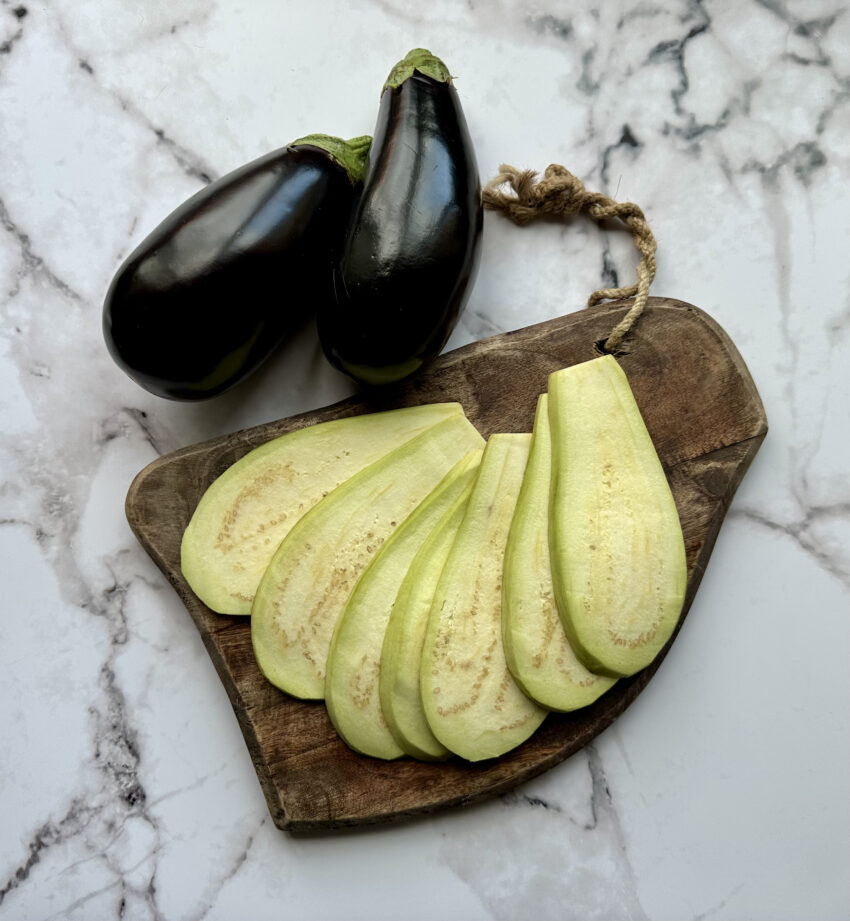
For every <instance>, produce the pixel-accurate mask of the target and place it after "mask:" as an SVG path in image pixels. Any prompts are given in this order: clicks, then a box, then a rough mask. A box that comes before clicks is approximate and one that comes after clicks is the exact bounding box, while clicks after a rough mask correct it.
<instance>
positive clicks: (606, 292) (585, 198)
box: [481, 163, 657, 352]
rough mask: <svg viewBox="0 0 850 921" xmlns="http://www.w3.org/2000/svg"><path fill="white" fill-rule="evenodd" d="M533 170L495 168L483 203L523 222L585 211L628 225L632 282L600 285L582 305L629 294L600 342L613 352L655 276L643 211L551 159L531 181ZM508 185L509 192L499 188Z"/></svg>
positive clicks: (642, 305) (653, 245) (652, 245)
mask: <svg viewBox="0 0 850 921" xmlns="http://www.w3.org/2000/svg"><path fill="white" fill-rule="evenodd" d="M536 176H537V174H536V173H535V172H534V170H518V169H517V168H516V167H515V166H507V165H505V164H503V165H502V166H501V167H500V172H499V174H498V175H497V176H494V177H493V178H492V179H491V180H490V181H489V182H488V183H487V185H486V186H485V187H484V191H483V192H482V196H481V197H482V199H483V202H484V207H485V208H488V209H489V210H491V211H501V212H502V213H503V214H504V215H505V216H506V217H509V218H510V219H511V220H512V221H513V222H514V223H515V224H520V225H523V224H529V223H530V222H531V221H533V220H536V219H537V218H538V217H541V216H543V215H552V216H555V217H571V216H572V215H574V214H579V213H580V212H581V211H586V212H587V214H588V215H589V216H590V217H591V218H592V219H593V220H594V221H607V220H612V219H613V218H619V219H620V220H621V221H622V222H623V223H624V224H626V226H627V227H628V228H629V230H630V231H631V234H632V239H633V240H634V243H635V246H636V247H637V248H638V250H639V251H640V254H641V257H642V258H641V260H640V262H639V263H638V266H637V277H638V281H637V284H636V285H628V286H626V287H622V288H600V289H599V290H598V291H594V292H593V294H591V295H590V297H589V298H588V299H587V306H588V307H593V306H594V305H596V304H598V303H599V302H600V301H607V300H612V299H614V298H620V297H634V299H635V302H634V304H633V306H632V307H631V309H630V310H629V312H628V313H627V314H626V315H625V317H623V319H622V320H621V321H620V322H619V323H618V324H617V325H616V326H615V327H614V329H613V330H611V332H610V334H609V335H608V338H607V339H606V340H605V344H604V346H603V349H604V351H606V352H613V351H614V349H616V348H617V346H618V345H619V344H620V343H621V342H622V340H623V338H624V336H625V335H626V334H627V333H628V332H629V330H630V329H631V328H632V327H633V326H634V324H635V323H636V322H637V319H638V317H639V316H640V315H641V314H642V313H643V310H644V308H645V307H646V299H647V297H649V286H650V285H651V284H652V280H653V279H654V278H655V272H656V268H657V266H656V261H655V251H656V249H657V245H656V243H655V237H654V236H653V235H652V231H651V230H650V229H649V224H647V222H646V218H645V217H644V214H643V211H641V209H640V208H639V207H638V206H637V205H636V204H634V203H633V202H616V201H614V199H613V198H609V197H608V196H607V195H602V194H601V193H600V192H589V191H588V190H587V189H586V188H585V187H584V183H583V182H582V181H581V180H580V179H579V178H578V177H577V176H574V175H573V174H572V173H571V172H570V171H569V170H568V169H567V168H566V167H564V166H560V165H559V164H557V163H552V164H551V165H550V166H547V167H546V171H545V172H544V173H543V178H542V179H541V180H540V181H539V182H535V178H536ZM504 185H508V186H510V187H511V189H512V192H506V191H503V190H502V188H501V186H504Z"/></svg>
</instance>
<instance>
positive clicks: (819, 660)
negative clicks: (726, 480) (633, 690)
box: [0, 0, 850, 921]
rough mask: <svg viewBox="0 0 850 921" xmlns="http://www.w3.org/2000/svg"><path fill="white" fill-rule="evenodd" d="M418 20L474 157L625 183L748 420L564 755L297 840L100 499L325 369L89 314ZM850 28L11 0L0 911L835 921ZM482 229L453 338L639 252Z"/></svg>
mask: <svg viewBox="0 0 850 921" xmlns="http://www.w3.org/2000/svg"><path fill="white" fill-rule="evenodd" d="M417 45H424V46H426V47H430V48H432V50H434V51H435V52H437V53H438V54H440V55H441V56H442V57H444V58H445V59H446V61H447V62H448V63H449V65H450V67H451V68H452V70H453V72H455V74H456V75H457V78H458V79H457V86H458V89H459V92H460V94H461V98H462V101H463V104H464V108H465V111H466V114H467V118H468V121H469V123H470V127H471V131H472V134H473V136H474V140H475V143H476V146H477V152H478V158H479V163H480V166H481V171H482V174H483V175H485V176H489V175H491V174H492V173H493V172H495V170H496V169H497V167H498V165H499V163H500V162H503V161H507V162H511V163H514V164H516V165H521V166H535V167H538V168H542V167H544V166H545V165H546V164H547V163H549V162H552V161H556V162H561V163H564V164H566V165H567V166H569V167H570V168H571V169H572V170H573V171H574V172H576V173H577V174H579V175H580V176H582V177H583V178H584V179H585V180H586V181H587V182H588V184H590V185H592V186H594V187H596V188H600V189H603V190H606V191H608V192H609V193H611V194H615V195H616V196H617V197H619V198H621V199H632V200H635V201H637V202H639V203H640V204H641V205H642V206H643V207H644V209H645V210H646V212H647V214H648V216H649V219H650V221H651V224H652V226H653V228H654V230H655V232H656V235H657V237H658V240H659V247H660V250H659V253H660V256H659V273H658V277H657V280H656V283H655V286H654V289H653V290H654V293H656V294H664V295H669V296H674V297H680V298H682V299H684V300H688V301H691V302H693V303H696V304H698V305H700V306H701V307H702V308H703V309H705V310H707V311H709V312H710V313H711V314H712V315H713V316H714V317H716V318H717V319H718V320H719V322H720V323H721V324H722V325H723V326H724V327H725V328H726V329H727V330H728V331H729V333H730V334H731V335H732V337H733V339H734V340H735V341H736V343H737V344H738V346H739V348H740V350H741V352H742V354H743V356H744V358H745V360H746V361H747V362H748V364H749V367H750V369H751V371H752V374H753V377H754V378H755V381H756V383H757V385H758V387H759V389H760V392H761V394H762V397H763V399H764V403H765V406H766V409H767V413H768V416H769V419H770V423H771V431H770V434H769V436H768V438H767V440H766V442H765V444H764V446H763V447H762V449H761V452H760V454H759V455H758V457H757V459H756V461H755V463H754V464H753V467H752V468H751V470H750V473H749V474H748V476H747V478H746V479H745V481H744V483H743V485H742V487H741V489H740V491H739V493H738V496H737V498H736V501H735V504H734V507H733V511H732V513H731V514H730V516H729V518H728V519H727V522H726V524H725V526H724V528H723V531H722V534H721V536H720V539H719V541H718V544H717V548H716V550H715V553H714V556H713V558H712V562H711V564H710V566H709V569H708V573H707V575H706V577H705V580H704V582H703V584H702V588H701V590H700V592H699V595H698V597H697V599H696V602H695V603H694V606H693V608H692V611H691V614H690V616H689V618H688V622H687V624H686V626H685V628H684V630H683V632H682V634H681V636H680V637H679V639H678V640H677V643H676V646H675V648H674V650H673V652H672V654H671V655H670V656H669V657H668V659H667V661H666V662H665V663H664V666H663V667H662V668H661V670H660V672H659V674H658V675H657V676H656V677H655V679H654V680H653V682H652V683H651V685H650V686H649V688H648V689H647V690H646V692H645V693H644V694H643V695H642V696H641V697H640V698H639V700H638V701H637V702H636V703H635V705H634V706H633V707H632V708H631V709H630V710H629V711H628V712H627V713H626V714H625V715H624V716H623V717H622V718H621V719H620V720H619V721H618V722H617V723H616V724H615V725H614V726H613V727H611V728H610V729H609V730H608V731H607V732H605V733H604V734H603V735H602V736H601V737H600V738H599V739H598V740H597V741H596V742H595V743H594V744H593V745H592V746H590V747H589V748H588V749H587V750H586V751H584V752H583V753H580V754H578V755H576V756H575V757H574V758H572V759H571V760H570V761H568V762H566V763H565V764H563V765H561V766H560V767H558V768H556V769H554V770H552V771H550V772H549V773H547V774H546V775H544V776H543V777H541V778H540V779H539V780H537V781H535V782H533V783H530V784H527V785H526V786H524V787H522V788H521V789H520V790H519V791H518V792H517V793H516V794H513V795H510V796H506V797H503V798H501V799H496V800H494V801H491V802H488V803H485V804H483V805H479V806H476V807H474V808H470V809H467V810H464V811H455V812H449V813H445V814H441V815H437V816H434V817H430V818H426V819H422V820H419V821H415V822H411V823H408V824H405V825H400V826H396V827H391V828H381V829H372V830H368V831H363V832H359V833H355V834H346V835H332V834H331V835H325V836H319V837H315V838H307V839H305V838H295V837H292V836H288V835H287V834H285V833H282V832H280V831H278V830H276V829H275V828H274V827H273V826H272V824H271V821H270V820H269V818H268V815H267V811H266V806H265V803H264V800H263V797H262V795H261V792H260V788H259V785H258V784H257V781H256V777H255V775H254V771H253V768H252V766H251V762H250V759H249V757H248V754H247V750H246V748H245V745H244V743H243V741H242V737H241V734H240V732H239V729H238V727H237V724H236V720H235V719H234V717H233V714H232V711H231V710H230V706H229V703H228V701H227V697H226V695H225V693H224V690H223V689H222V687H221V685H220V684H219V681H218V678H217V677H216V675H215V673H214V671H213V668H212V666H211V664H210V662H209V661H208V659H207V656H206V653H205V652H204V650H203V648H202V646H201V642H200V639H199V638H198V635H197V633H196V631H195V628H194V626H193V625H192V623H191V621H190V619H189V617H188V615H187V614H186V612H185V611H184V610H183V608H182V606H181V604H180V603H179V601H178V599H177V597H176V596H175V595H174V594H173V593H172V591H171V589H170V588H169V587H168V586H167V584H166V583H165V581H164V579H163V578H162V577H161V576H160V574H159V572H158V570H156V568H155V567H154V565H153V564H152V563H151V562H150V560H149V559H148V557H147V556H146V555H145V553H144V552H143V551H142V550H141V548H140V547H139V546H138V545H137V543H136V542H135V539H134V538H133V536H132V534H131V533H130V531H129V529H128V526H127V524H126V523H125V520H124V517H123V500H124V495H125V493H126V490H127V487H128V485H129V483H130V480H131V478H132V477H133V476H134V474H135V473H136V472H137V471H138V470H140V469H141V468H142V467H143V466H144V465H145V464H146V463H148V462H149V461H150V460H152V459H153V458H154V457H155V456H156V455H157V454H160V453H165V452H168V451H170V450H172V449H175V448H178V447H181V446H183V445H186V444H189V443H191V442H194V441H197V440H199V439H203V438H208V437H212V436H214V435H217V434H220V433H224V432H228V431H231V430H233V429H236V428H240V427H243V426H246V425H250V424H255V423H258V422H262V421H265V420H268V419H271V418H276V417H278V416H281V415H286V414H289V413H291V412H293V411H297V410H302V409H307V408H312V407H316V406H320V405H323V404H325V403H327V402H329V401H331V400H333V399H336V398H338V397H340V396H342V395H344V394H346V393H347V392H349V391H348V385H347V383H346V382H345V381H344V380H343V379H342V378H341V377H339V376H338V375H336V374H335V373H334V372H332V371H331V370H330V369H329V368H328V367H326V366H325V364H324V362H323V360H322V358H321V355H320V353H319V350H318V348H317V346H316V343H315V341H314V340H313V339H312V338H311V337H310V336H302V338H301V339H300V340H299V341H298V342H296V343H293V344H292V345H291V346H289V347H288V348H287V349H285V350H284V351H283V352H282V353H281V354H280V355H279V356H278V357H277V358H276V359H275V360H274V361H273V362H272V363H271V364H270V365H269V366H268V367H266V368H265V369H264V370H263V371H262V372H261V373H260V374H259V375H257V376H256V377H255V378H254V379H252V380H251V382H250V383H248V384H246V385H245V386H243V387H241V388H239V389H237V390H236V391H235V392H233V393H231V394H229V395H226V396H224V397H222V398H220V399H218V400H216V401H213V402H211V403H206V404H199V405H184V404H173V403H168V402H165V401H161V400H159V399H157V398H155V397H152V396H150V395H148V394H146V393H145V392H143V391H142V390H140V389H139V388H138V387H136V386H135V385H134V384H133V383H132V382H131V381H130V380H129V379H127V378H125V377H124V376H123V375H122V374H121V373H120V372H119V371H118V370H117V368H116V367H115V366H114V365H113V364H112V362H111V360H110V358H109V356H108V354H107V352H106V350H105V347H104V345H103V341H102V337H101V331H100V312H101V304H102V298H103V294H104V291H105V289H106V286H107V284H108V282H109V279H110V277H111V276H112V274H113V272H114V271H115V269H116V267H117V265H118V263H119V261H120V260H121V259H122V257H123V256H124V255H126V253H127V252H128V251H129V249H130V248H131V247H132V246H133V245H134V244H135V243H136V242H138V241H139V240H140V239H141V238H142V237H143V236H144V235H145V234H146V233H147V231H149V230H150V229H152V227H153V226H155V225H156V224H157V223H158V221H159V220H160V219H161V218H162V217H163V216H164V214H165V213H167V212H168V211H169V210H171V208H172V207H174V206H175V205H176V204H177V203H178V202H179V201H181V200H182V199H183V198H185V197H186V196H188V195H189V194H190V193H192V192H193V191H195V190H196V189H197V188H199V187H200V186H201V184H202V183H203V182H206V181H207V180H209V179H210V178H212V177H215V176H218V175H221V174H222V173H224V172H226V171H228V170H229V169H231V168H233V167H235V166H237V165H239V164H240V163H242V162H245V161H247V160H249V159H251V158H253V157H255V156H257V155H259V154H261V153H263V152H265V151H266V150H269V149H272V148H273V147H277V146H280V145H281V144H283V143H285V142H287V141H288V140H291V139H292V138H294V137H298V136H301V135H303V134H306V133H308V132H311V131H328V132H331V133H338V134H341V135H344V136H351V135H355V134H361V133H365V132H369V131H370V130H371V127H372V125H373V123H374V117H375V111H376V104H377V92H378V89H379V87H380V85H381V84H382V82H383V79H384V77H385V74H386V72H387V71H388V69H389V67H390V66H391V65H392V64H393V63H394V62H395V61H396V60H397V59H398V58H400V57H401V56H403V54H404V53H405V52H406V51H407V50H408V49H409V48H411V47H414V46H417ZM848 48H850V10H848V9H847V8H845V7H843V6H842V5H841V4H840V3H838V2H836V0H823V2H820V0H808V2H803V0H800V2H792V0H787V2H786V0H759V2H751V0H747V2H741V3H734V2H731V0H726V2H700V0H691V2H684V0H682V2H676V0H658V2H615V3H606V4H602V3H601V2H600V0H595V2H592V3H590V4H575V3H567V2H564V0H561V2H559V0H540V2H539V3H534V4H523V3H521V2H518V0H487V2H485V0H469V2H464V3H452V2H450V0H432V2H431V3H427V4H425V3H415V2H413V0H316V2H312V3H298V2H294V0H284V2H276V0H253V2H250V3H248V2H238V0H221V2H219V3H212V2H208V0H171V2H167V3H166V2H164V0H148V2H144V3H142V2H135V3H131V2H128V0H124V2H119V0H87V2H85V3H81V2H75V0H51V2H49V3H35V2H32V0H20V2H16V0H2V6H0V311H2V349H3V352H2V363H0V375H2V377H0V420H2V424H0V430H2V442H1V443H0V451H1V452H2V455H1V456H2V467H0V474H1V475H2V484H0V519H2V520H0V525H2V527H0V543H2V549H0V561H2V572H3V576H2V580H3V582H2V584H3V612H2V619H0V728H2V745H0V919H3V921H7V919H8V921H12V919H20V921H33V919H48V918H63V919H64V918H70V919H111V918H128V919H148V918H150V919H168V921H171V919H201V918H208V919H231V918H232V919H239V918H252V919H258V921H259V919H264V918H276V919H281V918H292V919H302V921H308V919H335V918H345V919H351V921H354V919H361V918H362V919H376V921H379V919H383V918H387V919H390V918H402V917H403V918H408V919H412V921H416V919H430V918H443V919H464V921H477V919H481V921H484V919H527V918H534V919H539V921H543V919H550V918H551V919H555V918H557V919H619V918H628V919H653V921H656V919H657V921H662V919H670V921H680V919H694V921H696V919H709V918H710V919H718V921H720V919H730V921H740V919H771V921H775V919H825V921H826V919H838V918H847V917H848V915H850V893H848V882H847V867H848V866H850V841H848V836H850V815H848V801H849V800H850V791H849V790H848V773H847V771H848V764H849V763H850V750H848V746H849V745H850V731H848V729H850V727H848V700H850V686H849V685H850V679H848V673H849V670H848V668H847V653H848V648H850V647H849V645H848V639H850V638H848V620H849V619H850V618H848V615H850V603H848V596H850V551H848V546H850V491H849V490H848V456H850V435H848V433H849V432H850V400H848V395H850V370H848V369H850V297H848V280H850V279H849V278H848V258H847V254H848V252H850V236H849V235H848V219H847V213H848V203H849V202H848V195H847V187H848V183H850V54H848ZM485 234H486V239H485V245H484V251H483V260H482V268H481V272H480V275H479V279H478V282H477V285H476V287H475V290H474V292H473V295H472V297H471V300H470V302H469V305H468V307H467V310H466V313H465V315H464V317H463V320H462V322H461V324H460V326H459V327H458V329H457V331H456V333H455V335H454V338H453V343H454V344H456V345H457V344H462V343H464V342H467V341H471V340H474V339H477V338H480V337H482V336H485V335H488V334H491V333H493V332H494V331H499V330H507V329H512V328H516V327H519V326H523V325H526V324H528V323H531V322H534V321H537V320H543V319H546V318H549V317H552V316H556V315H559V314H561V313H566V312H570V311H572V310H575V309H578V308H580V307H581V306H582V304H583V301H584V298H585V297H586V295H587V293H588V292H589V291H590V290H591V289H592V288H595V287H597V286H598V285H599V284H600V283H602V282H603V281H605V282H608V281H610V280H611V279H612V277H613V276H615V275H617V276H619V278H620V279H621V280H624V279H627V278H630V273H631V266H632V265H633V262H634V256H633V253H632V251H631V249H630V244H629V242H628V240H627V239H626V238H625V236H624V235H621V234H602V233H600V231H599V230H598V229H597V228H595V227H593V226H591V225H590V224H587V223H583V222H580V223H574V224H573V225H572V226H570V227H569V228H568V229H561V228H557V227H552V226H548V227H532V228H529V229H526V230H523V231H519V230H517V229H515V228H514V227H512V226H511V225H509V224H508V223H507V222H506V221H504V220H502V219H501V218H499V217H497V216H494V215H488V216H487V219H486V222H485Z"/></svg>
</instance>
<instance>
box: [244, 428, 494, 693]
mask: <svg viewBox="0 0 850 921" xmlns="http://www.w3.org/2000/svg"><path fill="white" fill-rule="evenodd" d="M482 444H483V439H482V438H481V436H480V435H479V434H478V432H476V430H475V428H474V427H473V426H472V424H471V423H470V422H469V421H468V420H467V419H466V418H465V417H464V416H462V415H459V416H458V415H455V416H452V417H450V418H448V419H446V420H445V421H443V422H441V423H438V424H437V425H435V426H433V427H431V428H429V429H427V430H426V431H425V432H423V433H422V434H420V435H417V436H416V437H415V438H413V439H412V440H410V441H408V442H407V443H405V444H403V445H402V446H401V447H399V448H396V449H395V450H394V451H392V452H390V453H389V454H387V455H386V456H384V457H382V458H381V459H380V460H378V461H376V462H375V463H373V464H371V465H370V466H369V467H366V468H365V469H363V470H361V471H360V472H359V473H357V474H355V475H354V476H353V477H351V478H350V479H348V480H346V481H345V482H344V483H343V484H341V485H340V486H338V487H337V488H336V489H335V490H334V491H333V492H331V493H329V494H328V496H326V497H325V498H324V499H322V501H321V502H319V503H318V504H317V505H315V506H314V507H313V508H312V509H311V510H310V511H309V512H308V513H307V514H306V515H305V516H304V517H303V518H302V519H301V520H300V521H299V522H298V523H297V524H296V525H295V527H294V528H293V529H292V530H291V531H290V532H289V534H288V535H287V536H286V538H285V539H284V540H283V542H282V543H281V545H280V547H279V548H278V550H277V552H276V553H275V555H274V558H273V559H272V561H271V563H270V564H269V566H268V569H267V570H266V572H265V574H264V576H263V579H262V581H261V582H260V585H259V588H258V589H257V593H256V597H255V598H254V606H253V608H252V610H251V638H252V641H253V645H254V655H255V657H256V659H257V664H258V665H259V667H260V671H261V672H262V673H263V674H264V675H265V676H266V678H267V679H268V680H269V681H270V682H271V683H272V684H274V685H275V686H276V687H279V688H280V689H281V690H283V691H286V692H287V693H288V694H291V695H293V696H294V697H299V698H303V699H310V700H320V699H323V698H324V691H325V666H326V663H327V656H328V649H329V646H330V642H331V637H332V635H333V631H334V628H335V626H336V622H337V620H338V619H339V616H340V615H341V613H342V611H343V610H344V608H345V605H346V604H347V603H348V599H349V597H350V595H351V593H352V591H353V590H354V586H355V585H356V583H357V580H358V578H359V577H360V575H361V573H362V572H363V571H364V570H365V568H366V566H368V564H369V562H370V561H371V560H372V558H373V557H374V556H375V554H376V553H377V552H378V550H379V549H380V548H381V545H382V544H383V543H384V542H385V541H386V540H387V538H388V537H389V536H390V534H392V532H393V531H394V530H395V528H396V527H398V526H399V525H400V524H401V523H402V522H403V521H404V520H405V519H406V518H407V516H408V515H409V514H410V513H411V512H413V510H414V509H415V508H416V507H417V506H418V505H419V504H420V503H421V502H422V500H423V499H424V498H425V497H426V496H427V495H428V493H430V492H431V490H432V489H434V487H435V486H436V485H437V484H438V483H439V482H440V480H442V478H443V477H444V476H445V475H446V474H447V473H448V472H449V470H450V469H451V468H452V467H453V466H454V465H455V464H456V463H457V462H458V461H459V460H460V459H461V458H462V457H463V456H464V455H465V454H466V453H467V452H469V451H473V450H476V449H480V448H481V446H482Z"/></svg>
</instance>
